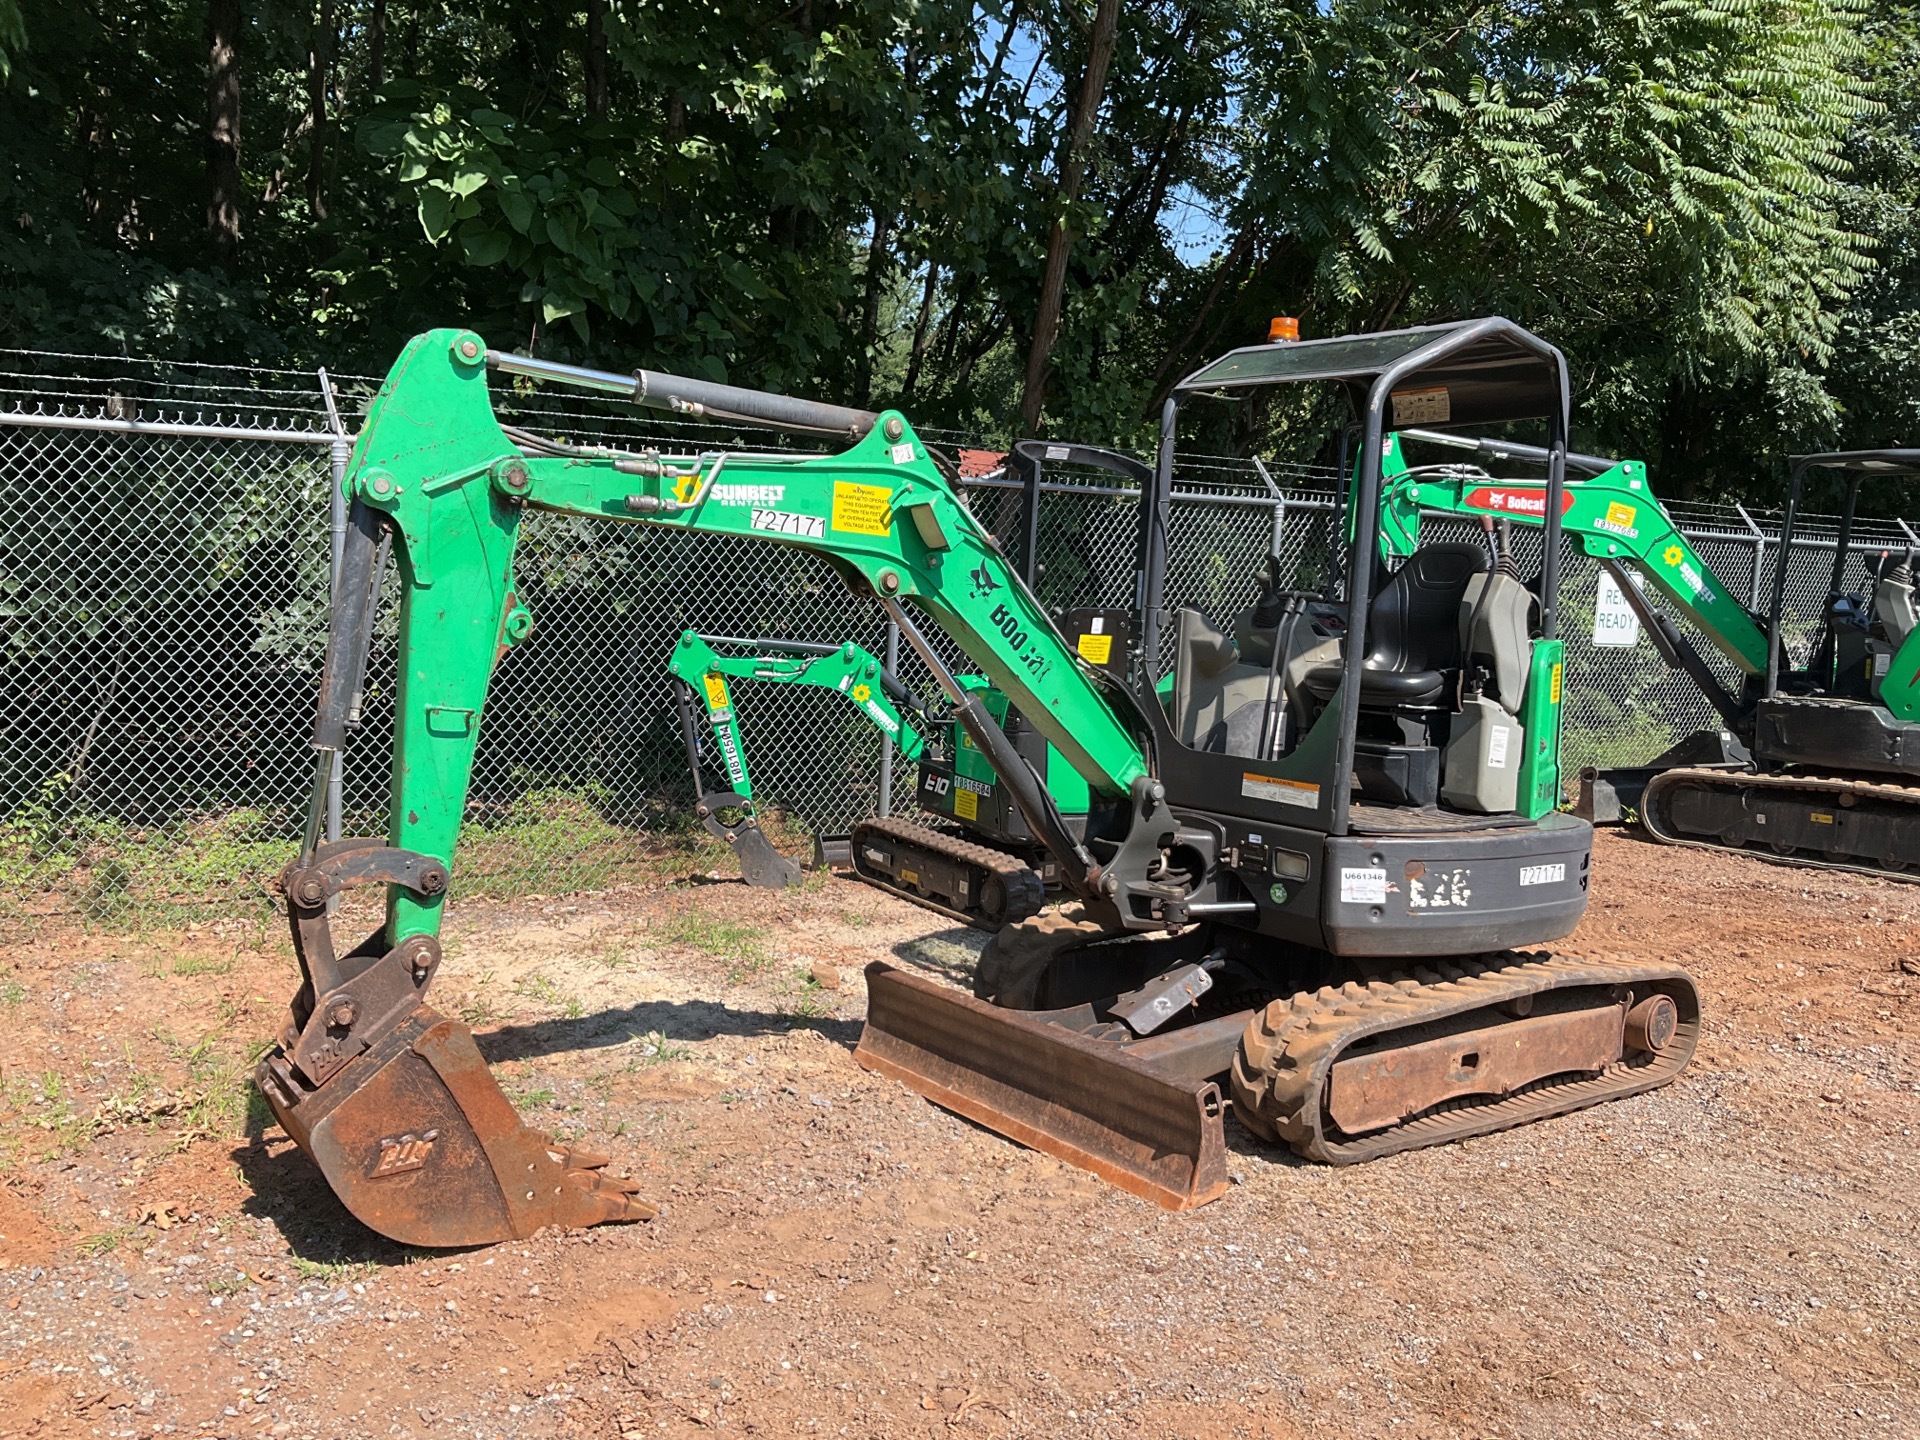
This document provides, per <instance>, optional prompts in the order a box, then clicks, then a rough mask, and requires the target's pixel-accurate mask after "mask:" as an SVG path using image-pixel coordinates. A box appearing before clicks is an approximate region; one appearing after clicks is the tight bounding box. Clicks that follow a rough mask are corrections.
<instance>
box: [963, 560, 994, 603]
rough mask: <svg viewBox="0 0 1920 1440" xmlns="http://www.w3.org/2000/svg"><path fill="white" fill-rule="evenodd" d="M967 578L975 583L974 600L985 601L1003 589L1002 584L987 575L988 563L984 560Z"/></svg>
mask: <svg viewBox="0 0 1920 1440" xmlns="http://www.w3.org/2000/svg"><path fill="white" fill-rule="evenodd" d="M967 578H968V579H969V580H971V581H973V598H974V599H976V600H984V599H986V598H987V596H989V595H991V594H992V593H993V592H994V591H996V590H998V589H1000V588H1001V586H1000V583H999V582H998V581H997V580H995V579H994V578H993V576H992V575H990V574H988V573H987V562H986V561H984V560H982V561H981V562H980V563H979V564H978V565H976V566H974V568H973V569H972V571H971V572H969V574H968V575H967Z"/></svg>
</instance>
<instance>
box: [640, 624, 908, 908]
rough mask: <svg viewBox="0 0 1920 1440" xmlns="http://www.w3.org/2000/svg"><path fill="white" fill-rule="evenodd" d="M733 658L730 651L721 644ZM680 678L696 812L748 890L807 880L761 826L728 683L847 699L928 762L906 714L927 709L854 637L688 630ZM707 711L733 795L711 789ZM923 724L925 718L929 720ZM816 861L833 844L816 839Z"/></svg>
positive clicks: (677, 697) (680, 649)
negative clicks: (735, 862)
mask: <svg viewBox="0 0 1920 1440" xmlns="http://www.w3.org/2000/svg"><path fill="white" fill-rule="evenodd" d="M716 641H717V642H718V643H720V644H722V645H725V646H727V647H728V650H729V652H732V651H738V650H742V649H744V650H745V651H746V652H747V653H745V654H735V653H727V654H722V653H721V652H720V651H718V650H716V649H715V648H714V642H716ZM667 671H668V673H669V674H670V675H671V676H672V679H673V688H674V702H675V707H676V708H677V709H678V711H679V714H680V733H681V736H682V738H683V739H684V740H685V742H686V747H687V765H688V767H689V768H690V769H691V770H692V772H693V783H694V786H695V788H696V789H697V790H698V791H699V796H698V798H697V800H696V801H695V802H694V814H695V815H696V816H697V817H698V818H699V821H700V823H701V824H702V825H704V826H705V827H706V829H707V832H708V833H709V834H711V835H713V836H714V837H715V838H716V839H720V840H724V841H725V842H726V843H727V845H728V847H729V848H730V849H731V850H732V851H733V853H734V854H735V856H737V857H738V858H739V861H740V874H741V878H743V879H744V880H745V881H746V882H747V883H748V884H749V885H754V886H758V887H761V888H763V889H770V890H778V889H783V888H785V887H787V886H790V885H797V884H799V883H800V867H799V866H798V865H796V864H795V863H794V862H793V861H792V860H789V859H788V858H787V857H786V856H784V855H782V854H781V853H780V852H779V851H778V850H776V849H775V848H774V846H773V843H772V842H771V841H770V840H768V839H767V836H766V832H765V831H764V830H762V829H761V828H760V822H759V817H758V814H757V813H756V811H755V808H754V801H753V777H752V775H751V774H750V773H749V771H748V768H747V745H746V740H745V737H743V736H742V735H741V733H740V715H739V712H738V710H737V709H736V708H735V706H734V698H733V692H732V690H731V688H730V687H729V686H728V684H727V682H728V681H729V680H749V681H766V682H768V683H771V684H775V685H805V686H811V687H813V688H815V689H821V690H830V691H832V692H833V693H835V694H837V695H843V696H845V697H846V700H847V703H848V704H850V705H852V706H853V708H854V709H855V710H856V711H857V712H859V714H860V716H861V718H862V719H864V720H866V721H867V722H869V723H870V724H871V725H872V726H873V727H874V728H875V729H876V730H878V731H879V732H880V733H881V734H882V735H884V736H885V737H886V738H887V739H889V740H891V741H893V742H894V743H895V744H896V745H898V746H899V747H900V753H901V754H902V755H904V756H905V757H906V758H907V761H908V763H909V764H911V763H913V762H915V761H917V760H919V758H920V756H921V755H922V753H924V752H925V750H926V742H925V741H924V740H922V739H921V738H920V732H919V731H918V730H917V729H915V728H914V726H913V724H912V722H911V721H909V720H908V719H907V717H906V715H905V714H904V713H902V712H903V709H906V710H912V711H914V712H915V713H916V714H919V713H920V712H921V707H920V703H919V702H918V701H917V700H915V699H914V698H913V697H912V696H911V695H910V694H908V693H907V691H906V689H905V688H904V687H903V686H902V685H901V684H900V682H899V681H898V680H896V679H894V678H893V676H892V675H891V674H890V673H888V671H887V668H886V667H885V666H884V665H883V664H881V663H880V660H879V658H878V657H877V656H875V655H873V654H872V653H870V652H869V651H866V650H863V649H861V648H860V647H859V646H858V645H856V644H854V643H853V642H852V641H851V640H849V641H846V642H845V643H844V644H841V645H819V644H813V643H811V642H808V641H804V640H748V639H741V638H738V637H734V636H708V635H702V634H701V633H700V632H699V631H697V630H683V631H681V633H680V638H679V640H677V641H676V642H675V643H674V647H673V654H672V656H671V658H669V660H668V661H667ZM696 706H698V707H700V708H701V709H703V710H704V711H705V713H706V719H707V726H708V728H709V729H710V730H712V732H713V741H714V747H715V748H716V749H717V750H718V751H719V752H720V763H721V765H722V766H723V767H724V768H725V770H726V773H727V783H728V784H729V785H731V786H732V787H733V788H732V789H731V790H730V791H726V792H722V793H715V792H710V791H708V790H707V789H706V786H705V777H704V775H703V773H702V771H703V767H702V766H701V763H700V727H699V723H698V721H697V720H696V718H695V707H696ZM923 718H924V717H923ZM815 843H816V845H818V846H821V847H823V848H821V849H819V850H818V851H817V852H816V854H817V856H820V857H824V856H825V854H826V853H827V852H826V849H825V848H824V842H822V841H820V840H819V839H818V837H816V842H815Z"/></svg>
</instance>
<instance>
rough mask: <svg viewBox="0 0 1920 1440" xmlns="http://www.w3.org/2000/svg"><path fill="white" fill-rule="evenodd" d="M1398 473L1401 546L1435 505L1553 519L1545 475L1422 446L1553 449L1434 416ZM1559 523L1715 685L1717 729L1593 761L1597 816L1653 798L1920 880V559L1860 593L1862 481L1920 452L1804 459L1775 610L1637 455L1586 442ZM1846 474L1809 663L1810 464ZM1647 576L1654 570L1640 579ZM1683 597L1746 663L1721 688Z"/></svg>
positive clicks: (1711, 845) (1395, 520)
mask: <svg viewBox="0 0 1920 1440" xmlns="http://www.w3.org/2000/svg"><path fill="white" fill-rule="evenodd" d="M1396 440H1397V442H1398V445H1397V446H1396V447H1395V450H1394V453H1393V454H1392V456H1391V457H1390V460H1389V463H1388V470H1389V472H1390V473H1389V474H1388V476H1387V478H1386V480H1385V482H1384V483H1385V486H1386V497H1387V498H1386V501H1385V502H1384V514H1385V517H1386V520H1385V524H1384V525H1383V527H1382V532H1381V533H1382V547H1383V551H1384V552H1385V553H1387V554H1390V555H1405V554H1410V553H1412V550H1413V548H1414V547H1415V546H1416V545H1417V544H1418V538H1419V524H1420V514H1421V512H1422V511H1423V510H1425V511H1440V512H1443V513H1446V514H1453V515H1461V516H1477V517H1480V518H1481V519H1483V520H1484V521H1486V522H1487V523H1489V524H1494V523H1498V524H1501V525H1508V524H1513V523H1519V524H1524V525H1530V526H1539V525H1541V524H1542V523H1543V518H1544V511H1545V505H1546V482H1545V481H1544V480H1541V479H1522V480H1512V479H1497V478H1494V477H1492V476H1489V475H1487V474H1485V473H1484V472H1481V471H1479V470H1478V469H1477V468H1474V469H1464V470H1463V468H1462V467H1460V466H1452V465H1446V464H1438V465H1418V466H1410V465H1408V464H1407V463H1406V459H1405V455H1404V453H1403V451H1402V450H1400V449H1399V446H1404V444H1405V443H1406V442H1407V441H1409V440H1412V441H1415V442H1425V443H1427V444H1429V445H1437V446H1442V447H1448V448H1455V449H1459V448H1466V449H1473V450H1475V451H1477V452H1478V453H1480V454H1482V455H1485V456H1489V457H1493V458H1497V459H1502V460H1509V461H1513V460H1518V461H1522V462H1530V463H1532V464H1534V465H1536V466H1538V465H1542V464H1544V463H1545V461H1546V458H1547V457H1546V455H1545V453H1544V452H1542V451H1540V450H1539V449H1538V448H1536V447H1531V446H1526V445H1516V444H1513V443H1511V442H1507V441H1501V440H1491V439H1485V438H1477V437H1467V436H1459V435H1451V434H1436V433H1431V432H1423V431H1421V430H1418V429H1413V430H1409V431H1407V432H1405V433H1403V434H1402V435H1400V436H1398V437H1396ZM1567 465H1568V467H1569V468H1570V469H1573V470H1576V471H1582V472H1585V473H1584V474H1583V475H1582V476H1581V477H1580V478H1578V479H1571V480H1568V481H1567V482H1566V485H1565V488H1564V491H1563V493H1562V499H1561V508H1562V514H1561V516H1560V523H1561V526H1562V528H1563V529H1564V531H1565V533H1567V534H1568V535H1571V536H1573V537H1575V539H1577V540H1578V542H1579V543H1580V545H1581V547H1582V548H1583V549H1584V551H1585V552H1586V553H1587V554H1588V555H1589V556H1591V557H1592V558H1593V559H1595V560H1596V561H1598V563H1599V564H1600V566H1601V568H1602V569H1603V570H1604V571H1605V572H1606V573H1608V574H1609V575H1611V576H1612V577H1613V579H1614V581H1615V584H1616V586H1617V588H1618V590H1619V592H1620V594H1621V596H1622V597H1623V599H1624V600H1625V601H1626V603H1627V604H1628V605H1629V606H1630V607H1632V609H1633V611H1634V613H1635V615H1636V617H1637V618H1638V619H1639V621H1640V623H1641V625H1642V626H1644V627H1645V629H1646V632H1647V634H1648V635H1649V637H1650V638H1651V639H1652V641H1653V643H1654V645H1655V647H1656V648H1657V649H1658V650H1659V652H1660V654H1661V656H1662V658H1663V659H1665V660H1666V661H1667V663H1668V664H1669V665H1672V666H1673V667H1674V668H1676V669H1678V670H1681V671H1683V672H1684V673H1685V674H1686V675H1687V677H1688V678H1689V679H1690V680H1691V681H1692V682H1693V683H1694V684H1695V685H1696V686H1698V687H1699V689H1700V691H1701V693H1702V694H1703V695H1705V696H1706V698H1707V700H1708V701H1709V703H1711V704H1712V706H1713V707H1714V709H1715V711H1716V712H1717V713H1718V715H1719V718H1720V722H1721V724H1720V726H1719V728H1717V729H1713V730H1707V731H1702V732H1700V733H1698V734H1696V735H1692V736H1689V737H1687V738H1686V739H1683V740H1682V741H1680V742H1679V743H1678V744H1677V745H1675V746H1674V747H1673V748H1672V749H1670V750H1668V751H1667V752H1665V753H1664V754H1663V755H1660V756H1656V757H1655V758H1654V759H1653V760H1651V761H1650V762H1649V763H1648V764H1646V765H1644V766H1637V767H1631V768H1626V769H1616V770H1606V771H1590V772H1588V773H1586V774H1584V775H1583V776H1582V779H1581V798H1580V804H1579V813H1581V814H1583V815H1585V816H1586V818H1588V819H1591V820H1594V821H1596V822H1606V821H1612V820H1618V819H1620V818H1621V816H1622V813H1623V811H1624V810H1628V809H1631V810H1636V811H1637V813H1638V818H1639V819H1640V821H1641V823H1642V824H1643V825H1644V826H1645V828H1646V829H1647V831H1648V833H1650V834H1651V835H1653V836H1654V837H1655V838H1656V839H1659V840H1662V841H1665V842H1667V843H1670V844H1685V845H1695V846H1701V847H1704V848H1708V849H1718V850H1732V851H1739V852H1741V853H1744V854H1750V855H1756V856H1758V857H1759V858H1761V859H1765V860H1772V861H1777V862H1780V863H1784V864H1790V865H1812V866H1821V867H1825V868H1829V869H1842V870H1853V871H1858V872H1860V873H1863V874H1869V875H1881V876H1885V877H1888V878H1892V879H1907V880H1911V879H1920V785H1916V784H1915V782H1916V781H1917V780H1920V634H1916V631H1917V630H1920V627H1917V626H1916V624H1915V615H1916V604H1915V596H1914V575H1913V557H1912V556H1911V554H1907V553H1902V554H1899V555H1895V554H1892V553H1887V554H1883V555H1882V556H1881V557H1880V563H1879V564H1878V565H1876V566H1875V567H1873V573H1872V574H1871V575H1870V576H1869V580H1870V582H1871V583H1870V587H1869V588H1870V593H1869V594H1867V595H1864V596H1863V595H1858V594H1852V593H1848V592H1847V591H1846V590H1845V588H1844V586H1843V580H1844V578H1845V569H1846V564H1847V560H1848V558H1849V556H1850V555H1851V553H1852V552H1851V549H1850V544H1851V540H1852V536H1853V530H1854V523H1855V517H1856V513H1857V509H1858V503H1859V496H1860V489H1861V486H1862V484H1863V482H1865V481H1866V480H1868V479H1869V478H1871V477H1874V476H1885V475H1894V474H1914V473H1920V450H1870V451H1849V452H1843V453H1835V454H1827V455H1803V456H1796V457H1794V458H1793V460H1792V462H1791V482H1790V485H1789V489H1788V499H1787V507H1786V513H1785V515H1784V516H1783V518H1782V523H1781V533H1780V542H1779V545H1778V546H1777V548H1776V552H1775V553H1776V560H1775V570H1774V577H1773V586H1772V596H1771V604H1770V607H1769V609H1768V611H1767V613H1765V614H1758V613H1755V612H1754V611H1752V610H1750V609H1749V608H1748V607H1747V606H1745V605H1743V604H1742V603H1741V602H1740V601H1739V600H1738V599H1736V598H1735V596H1734V593H1733V592H1732V591H1731V590H1730V589H1729V588H1728V587H1727V586H1726V585H1725V584H1724V583H1722V582H1721V581H1720V579H1719V578H1718V577H1717V576H1716V575H1715V574H1714V573H1713V571H1712V569H1711V568H1709V566H1708V565H1707V563H1706V561H1705V560H1704V559H1703V558H1702V557H1701V556H1700V554H1699V552H1698V551H1697V550H1696V549H1695V547H1694V546H1693V544H1692V543H1691V542H1690V541H1689V540H1688V539H1687V537H1686V536H1685V535H1684V534H1682V533H1681V531H1680V528H1679V527H1678V526H1677V525H1676V524H1674V522H1673V519H1672V517H1671V516H1670V515H1669V514H1668V513H1667V511H1666V509H1665V508H1664V507H1663V506H1662V505H1661V504H1660V502H1659V501H1658V500H1657V499H1656V498H1655V496H1654V495H1653V492H1652V490H1651V489H1650V488H1649V487H1648V484H1647V476H1646V468H1645V466H1643V465H1641V464H1640V463H1639V462H1638V461H1633V460H1625V461H1614V460H1608V459H1604V458H1600V457H1595V456H1588V455H1580V454H1572V455H1569V456H1568V457H1567ZM1813 469H1828V470H1832V471H1834V472H1837V473H1838V474H1839V475H1841V477H1842V478H1843V482H1844V484H1845V487H1846V500H1845V505H1844V508H1843V511H1842V514H1841V519H1840V527H1839V533H1838V535H1837V536H1836V537H1835V538H1834V542H1833V543H1834V560H1833V567H1832V573H1831V576H1830V579H1829V582H1828V586H1827V595H1826V600H1825V603H1824V604H1823V606H1822V607H1821V611H1820V614H1819V616H1818V619H1817V622H1816V625H1815V629H1814V634H1813V638H1812V640H1811V643H1810V644H1809V646H1808V649H1807V660H1806V663H1805V665H1804V666H1800V667H1797V668H1796V667H1795V666H1794V664H1793V662H1792V658H1791V656H1790V655H1789V653H1788V649H1787V646H1786V642H1785V637H1784V633H1783V632H1784V629H1785V624H1786V585H1787V567H1788V565H1789V564H1790V562H1791V557H1792V553H1793V541H1794V535H1795V531H1796V526H1797V522H1798V517H1799V508H1800V502H1801V499H1802V495H1803V491H1804V486H1805V477H1806V474H1807V472H1808V471H1809V470H1813ZM1636 576H1637V577H1638V578H1639V579H1640V580H1641V581H1642V582H1644V583H1642V584H1636V583H1634V580H1635V577H1636ZM1663 602H1664V603H1665V604H1668V605H1671V606H1672V607H1673V608H1674V609H1675V611H1676V612H1677V613H1678V614H1679V615H1680V616H1681V617H1682V618H1683V619H1684V620H1686V621H1687V622H1688V624H1689V625H1690V626H1691V628H1692V630H1693V631H1694V632H1696V633H1697V634H1698V635H1700V636H1702V637H1703V638H1704V639H1705V640H1706V642H1707V644H1708V645H1709V646H1710V648H1712V649H1713V650H1715V651H1717V652H1718V653H1719V654H1720V655H1721V656H1722V657H1723V658H1724V659H1725V661H1726V662H1727V664H1728V665H1729V666H1730V667H1731V668H1732V670H1733V672H1734V674H1735V675H1736V676H1738V681H1737V688H1730V687H1729V686H1727V685H1726V684H1725V683H1723V682H1722V680H1721V678H1720V676H1719V674H1717V673H1716V672H1715V670H1714V668H1713V666H1712V665H1710V664H1709V663H1708V662H1707V660H1706V658H1705V656H1703V655H1702V654H1701V653H1700V651H1699V650H1698V649H1697V648H1696V647H1695V646H1694V645H1693V644H1692V642H1691V641H1690V640H1689V639H1688V637H1687V634H1686V632H1685V631H1683V630H1682V629H1681V628H1680V627H1679V626H1677V625H1676V624H1675V623H1674V621H1673V619H1672V618H1671V617H1669V616H1668V615H1667V614H1666V613H1665V612H1664V611H1662V610H1661V608H1660V606H1661V604H1662V603H1663Z"/></svg>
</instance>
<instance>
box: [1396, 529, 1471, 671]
mask: <svg viewBox="0 0 1920 1440" xmlns="http://www.w3.org/2000/svg"><path fill="white" fill-rule="evenodd" d="M1491 568H1492V561H1491V560H1489V559H1488V557H1487V552H1486V549H1485V548H1484V547H1483V546H1479V545H1471V544H1466V543H1447V544H1441V545H1426V546H1422V547H1421V548H1420V549H1418V550H1416V551H1414V552H1413V554H1412V555H1410V556H1408V557H1407V562H1406V564H1404V565H1402V566H1401V567H1400V568H1399V569H1398V570H1396V571H1395V572H1394V573H1393V578H1392V579H1390V580H1388V581H1387V583H1386V587H1385V588H1384V589H1382V590H1381V591H1380V593H1379V594H1378V595H1376V596H1374V597H1373V603H1372V604H1371V605H1369V606H1368V607H1367V668H1368V669H1369V670H1403V671H1404V670H1452V669H1455V668H1457V667H1458V666H1459V665H1460V663H1461V660H1462V658H1463V657H1462V656H1461V654H1460V607H1461V605H1462V604H1464V603H1465V601H1466V595H1467V581H1469V580H1470V579H1472V578H1473V577H1474V576H1475V575H1480V574H1484V573H1485V572H1486V571H1487V570H1489V569H1491Z"/></svg>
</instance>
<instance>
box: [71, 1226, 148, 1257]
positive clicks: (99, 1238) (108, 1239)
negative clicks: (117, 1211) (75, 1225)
mask: <svg viewBox="0 0 1920 1440" xmlns="http://www.w3.org/2000/svg"><path fill="white" fill-rule="evenodd" d="M139 1238H140V1227H139V1226H137V1225H116V1226H114V1228H113V1229H111V1230H102V1231H101V1232H100V1233H99V1234H98V1235H89V1236H87V1237H86V1239H84V1240H81V1241H78V1242H76V1243H75V1245H74V1249H76V1250H78V1251H79V1252H80V1253H81V1254H82V1255H107V1254H111V1253H112V1252H113V1251H115V1250H118V1249H119V1248H120V1247H121V1246H122V1245H124V1244H126V1243H127V1242H128V1241H130V1240H132V1241H136V1242H137V1241H138V1240H139ZM137 1248H139V1249H145V1248H146V1247H145V1246H144V1245H140V1246H137Z"/></svg>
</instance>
